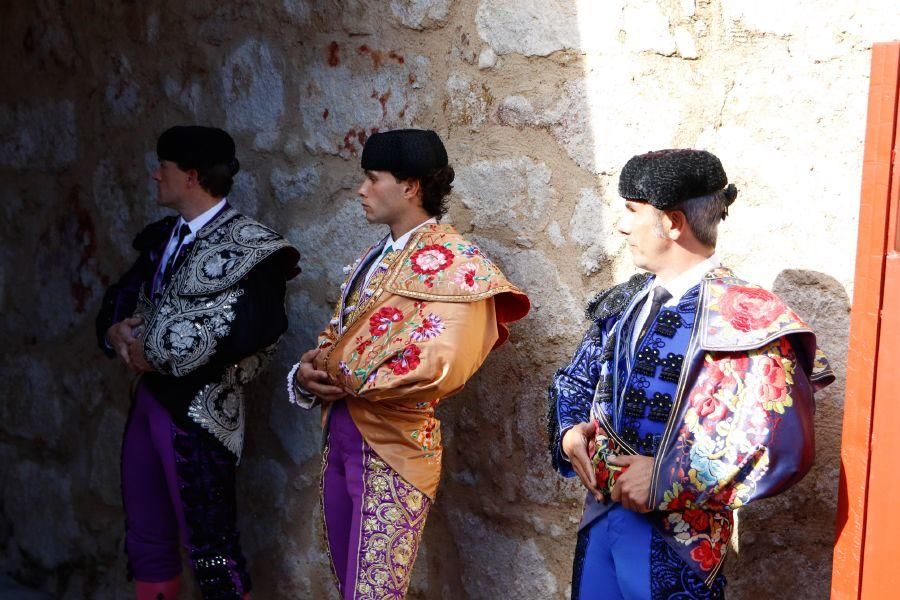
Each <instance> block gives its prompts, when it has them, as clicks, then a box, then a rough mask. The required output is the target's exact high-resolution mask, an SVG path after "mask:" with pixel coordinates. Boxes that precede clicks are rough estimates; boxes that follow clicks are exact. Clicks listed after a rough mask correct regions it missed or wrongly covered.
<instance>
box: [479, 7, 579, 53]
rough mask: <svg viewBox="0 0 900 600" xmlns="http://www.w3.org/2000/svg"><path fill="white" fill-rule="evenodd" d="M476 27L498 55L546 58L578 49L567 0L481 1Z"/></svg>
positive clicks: (574, 20) (575, 23)
mask: <svg viewBox="0 0 900 600" xmlns="http://www.w3.org/2000/svg"><path fill="white" fill-rule="evenodd" d="M475 25H476V26H477V28H478V35H479V36H481V39H482V40H484V41H485V42H487V43H488V44H490V46H491V48H493V49H494V51H495V52H496V53H497V54H500V55H503V54H523V55H525V56H548V55H550V54H553V53H554V52H558V51H560V50H570V49H576V48H578V47H579V37H578V31H579V29H578V15H577V11H576V8H575V3H573V2H569V1H566V0H521V1H520V2H506V1H504V0H481V2H480V3H479V5H478V11H477V12H476V13H475Z"/></svg>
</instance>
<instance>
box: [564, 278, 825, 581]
mask: <svg viewBox="0 0 900 600" xmlns="http://www.w3.org/2000/svg"><path fill="white" fill-rule="evenodd" d="M646 281H647V280H646V279H642V280H641V281H640V282H639V283H640V285H638V286H634V287H636V288H637V289H640V288H641V287H643V285H644V284H645V283H646ZM623 285H626V284H623ZM634 291H636V290H634ZM620 292H621V289H620V290H619V291H618V292H616V294H618V295H619V296H621V293H620ZM616 294H613V297H617V296H616ZM700 294H701V296H700V304H699V307H698V309H697V310H698V318H697V319H696V321H695V326H694V330H693V331H692V334H691V341H690V343H689V345H688V348H687V352H686V356H685V360H684V367H683V370H682V373H681V377H680V380H679V387H678V393H677V396H676V398H675V400H674V405H673V408H672V412H671V414H670V416H669V420H668V423H667V425H666V430H665V433H664V435H663V439H662V441H661V443H660V447H659V450H658V452H657V454H656V457H655V465H654V470H653V478H652V481H651V489H650V508H652V509H654V510H653V512H651V513H649V514H648V515H647V518H648V519H650V520H651V521H652V522H653V523H654V525H655V526H656V527H657V528H658V529H659V531H660V532H661V533H662V534H663V536H664V537H665V539H666V541H667V542H669V543H670V545H671V546H672V547H673V548H674V549H675V550H676V552H677V553H678V554H679V555H680V556H681V557H682V558H683V559H684V560H685V561H686V562H687V563H688V564H689V565H691V566H692V567H694V569H695V570H696V571H697V572H698V573H699V574H700V575H701V577H703V578H704V580H705V581H706V582H707V584H710V583H712V582H713V580H714V579H715V577H716V575H717V574H718V572H719V570H720V568H721V565H722V559H723V557H724V554H725V552H726V549H727V544H728V540H729V538H730V536H731V532H732V529H733V511H734V510H735V509H737V508H739V507H741V506H743V505H745V504H747V503H748V502H751V501H753V500H756V499H759V498H765V497H768V496H773V495H775V494H778V493H781V492H783V491H785V490H786V489H788V488H789V487H790V486H792V485H793V484H795V483H796V482H798V481H799V480H800V479H802V478H803V476H804V475H805V474H806V473H807V472H808V471H809V469H810V468H811V467H812V464H813V460H814V452H815V444H814V432H813V415H814V412H815V405H814V400H813V393H814V392H815V391H817V390H819V389H821V388H823V387H825V386H826V385H828V384H830V383H831V382H832V381H834V373H833V372H832V371H831V369H830V367H829V365H828V361H827V359H826V358H825V356H824V354H823V353H822V352H821V350H819V349H818V347H817V346H816V339H815V335H814V334H813V332H812V331H811V329H810V328H809V327H808V326H807V325H806V324H805V323H804V322H803V321H802V320H801V319H800V318H799V317H798V316H797V314H796V313H795V312H794V311H793V310H791V309H790V308H789V307H788V306H787V305H785V304H784V302H783V301H782V300H781V299H779V298H778V297H777V296H776V295H775V294H773V293H772V292H769V291H767V290H765V289H763V288H760V287H758V286H754V285H752V284H749V283H747V282H746V281H743V280H740V279H738V278H736V277H734V275H733V274H732V273H731V272H730V271H728V270H727V269H716V270H713V271H711V272H710V273H709V274H707V276H706V278H705V279H704V280H703V282H702V283H701V292H700ZM632 297H633V292H632ZM628 305H629V300H628V299H627V298H626V299H623V298H618V299H617V300H616V302H615V303H614V306H613V308H612V310H608V311H607V312H606V313H604V314H601V315H599V316H600V318H599V319H598V320H597V322H596V323H595V325H594V327H593V328H592V330H593V331H594V335H593V336H592V335H591V334H590V332H589V335H588V336H586V339H585V341H584V342H583V343H582V348H580V349H579V352H578V353H576V360H575V361H573V364H575V363H576V362H577V361H578V358H579V355H584V354H586V355H587V356H588V357H590V358H589V360H590V361H592V362H597V361H601V360H603V359H613V358H612V357H606V356H603V357H601V355H600V353H599V352H597V353H594V354H591V351H590V350H586V347H593V346H596V345H599V347H602V345H603V344H604V343H605V339H606V338H607V337H608V336H609V334H610V332H611V331H612V330H613V329H614V325H615V323H616V322H617V321H618V319H619V317H620V316H621V315H622V314H623V312H624V311H625V310H626V308H627V306H628ZM591 341H593V342H596V344H594V343H589V342H591ZM568 369H570V372H569V373H567V372H566V369H563V370H561V371H560V372H559V373H558V374H557V380H556V381H555V382H554V384H553V385H551V411H553V410H555V411H556V412H555V414H552V415H551V428H552V429H555V431H551V432H550V433H551V445H552V446H551V452H552V453H553V455H554V458H555V464H556V465H557V468H559V469H560V471H561V472H563V473H564V474H567V475H571V474H572V471H571V468H570V467H569V466H568V465H567V463H565V461H564V460H561V455H560V454H559V452H560V451H559V446H558V444H559V439H560V432H562V431H564V430H565V429H568V427H571V426H572V425H574V424H576V423H578V422H583V421H587V420H589V418H590V416H589V414H590V415H593V416H595V417H596V418H597V419H598V421H599V424H600V426H601V427H604V428H605V429H606V430H607V432H608V433H609V442H608V444H609V446H610V447H609V448H608V449H602V450H601V451H599V452H597V454H596V455H597V457H598V458H601V459H602V457H603V456H604V455H606V454H607V453H616V454H621V453H625V454H636V452H635V451H634V449H633V448H631V447H629V445H628V444H627V443H626V442H625V441H624V440H623V439H622V438H621V436H619V435H618V433H617V432H616V431H615V430H614V429H613V428H612V426H611V422H612V419H611V418H609V417H610V415H608V414H606V411H605V410H603V409H600V408H599V405H598V404H597V403H594V406H593V410H591V408H589V407H590V404H591V401H592V397H593V394H591V395H590V396H586V395H585V394H583V393H579V391H578V390H579V389H583V387H581V386H583V385H584V383H587V382H589V381H591V379H592V373H593V371H591V370H590V367H586V369H585V370H584V371H578V370H577V369H576V370H574V371H573V370H572V365H570V366H569V367H568ZM573 375H574V377H573ZM597 383H598V382H593V385H594V386H596V385H597ZM589 411H590V413H589ZM619 472H620V471H619V470H617V469H609V468H608V465H605V464H603V461H602V460H600V464H598V470H597V473H598V485H599V486H600V487H601V489H607V490H608V489H611V486H612V485H614V482H615V479H616V478H617V477H618V475H619ZM601 514H602V513H601ZM583 525H584V523H583Z"/></svg>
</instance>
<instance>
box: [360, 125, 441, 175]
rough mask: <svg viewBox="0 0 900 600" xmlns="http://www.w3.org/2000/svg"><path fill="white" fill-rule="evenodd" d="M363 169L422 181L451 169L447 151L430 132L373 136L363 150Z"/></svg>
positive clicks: (402, 130) (398, 132)
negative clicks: (441, 170) (430, 175)
mask: <svg viewBox="0 0 900 600" xmlns="http://www.w3.org/2000/svg"><path fill="white" fill-rule="evenodd" d="M360 163H361V165H362V168H363V169H365V170H367V171H390V172H392V173H402V174H404V175H410V176H413V177H420V176H422V175H427V174H428V173H430V172H432V171H434V170H436V169H440V168H441V167H446V166H447V150H446V149H445V148H444V144H443V142H441V138H439V137H438V134H436V133H435V132H433V131H431V130H430V129H395V130H393V131H385V132H383V133H373V134H372V135H371V136H370V137H369V139H368V140H366V145H365V146H364V147H363V151H362V159H361V161H360Z"/></svg>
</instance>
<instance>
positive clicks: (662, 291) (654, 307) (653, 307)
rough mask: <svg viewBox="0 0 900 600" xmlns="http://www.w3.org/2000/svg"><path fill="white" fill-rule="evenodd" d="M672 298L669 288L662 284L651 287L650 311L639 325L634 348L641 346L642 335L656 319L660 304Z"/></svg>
mask: <svg viewBox="0 0 900 600" xmlns="http://www.w3.org/2000/svg"><path fill="white" fill-rule="evenodd" d="M671 298H672V294H670V293H669V290H667V289H666V288H664V287H663V286H661V285H660V286H657V287H655V288H653V300H652V301H651V302H650V313H649V314H648V315H647V318H646V319H645V320H644V324H643V325H642V326H641V333H640V335H638V339H637V344H635V346H634V347H635V348H640V347H641V341H643V339H644V336H645V335H647V331H648V330H649V329H650V326H651V325H652V324H653V321H654V320H655V319H656V315H658V314H659V309H661V308H662V305H663V304H665V303H666V302H668V301H669V300H670V299H671Z"/></svg>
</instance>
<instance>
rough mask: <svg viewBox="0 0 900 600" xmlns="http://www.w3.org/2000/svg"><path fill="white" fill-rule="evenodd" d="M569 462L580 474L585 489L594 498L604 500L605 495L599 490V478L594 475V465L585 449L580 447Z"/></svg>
mask: <svg viewBox="0 0 900 600" xmlns="http://www.w3.org/2000/svg"><path fill="white" fill-rule="evenodd" d="M569 460H570V461H571V462H572V468H573V469H575V472H576V473H577V474H578V477H579V478H580V479H581V483H583V484H584V487H586V488H587V490H588V491H589V492H591V494H593V496H594V498H596V499H597V500H602V499H603V494H601V493H600V490H599V489H597V476H596V475H595V474H594V463H592V462H591V459H590V458H589V457H588V455H587V453H586V452H585V451H584V449H583V448H580V447H579V448H576V449H575V451H574V452H573V453H572V457H571V458H570V459H569Z"/></svg>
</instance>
